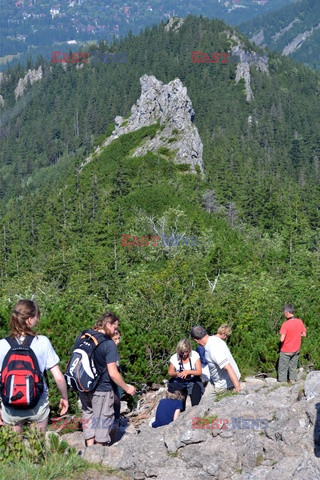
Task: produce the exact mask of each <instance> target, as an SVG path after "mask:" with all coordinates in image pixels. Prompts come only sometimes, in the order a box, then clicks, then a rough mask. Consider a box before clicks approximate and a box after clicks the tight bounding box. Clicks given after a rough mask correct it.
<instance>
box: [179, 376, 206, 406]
mask: <svg viewBox="0 0 320 480" xmlns="http://www.w3.org/2000/svg"><path fill="white" fill-rule="evenodd" d="M202 393H203V389H202V388H201V384H199V383H198V382H194V383H193V388H192V393H191V395H190V400H191V405H192V406H193V407H194V406H195V405H199V403H200V400H201V397H202ZM187 396H188V393H185V394H184V400H182V412H184V411H185V409H186V400H187Z"/></svg>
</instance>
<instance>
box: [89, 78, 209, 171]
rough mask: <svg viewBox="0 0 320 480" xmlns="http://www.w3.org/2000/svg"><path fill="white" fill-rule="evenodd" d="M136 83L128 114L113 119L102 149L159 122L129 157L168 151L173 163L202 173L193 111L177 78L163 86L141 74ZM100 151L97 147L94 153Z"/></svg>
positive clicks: (201, 146) (200, 153)
mask: <svg viewBox="0 0 320 480" xmlns="http://www.w3.org/2000/svg"><path fill="white" fill-rule="evenodd" d="M140 84H141V96H140V98H139V99H138V101H137V102H136V104H135V105H133V107H132V108H131V115H130V116H129V118H126V119H124V118H122V117H120V116H119V117H116V118H115V122H116V127H115V129H114V131H113V132H112V135H111V136H110V137H108V138H107V140H106V141H105V142H104V144H103V146H102V148H104V147H106V146H107V145H109V144H110V143H111V142H112V141H113V140H115V139H117V138H119V137H120V136H121V135H124V134H126V133H131V132H134V131H136V130H139V129H140V128H142V127H146V126H150V125H154V124H156V123H158V122H159V125H160V126H159V130H158V132H157V134H156V135H155V136H154V137H153V138H149V139H148V140H147V141H146V142H145V143H144V144H143V145H141V146H139V147H138V148H137V149H136V150H135V152H133V153H132V156H143V155H146V154H147V153H148V152H155V153H157V152H158V153H159V154H161V155H162V154H164V155H165V156H166V152H168V153H169V157H171V156H172V157H173V160H174V162H176V163H180V164H188V165H190V171H191V172H192V173H196V172H197V171H199V172H201V173H203V160H202V151H203V145H202V141H201V138H200V135H199V132H198V129H197V127H196V126H195V125H194V123H193V120H194V116H195V112H194V110H193V107H192V103H191V100H190V98H189V97H188V94H187V89H186V87H184V86H183V84H182V82H181V81H180V80H179V79H178V78H176V79H175V80H172V81H171V82H169V83H168V84H167V85H165V84H163V83H162V82H160V81H159V80H157V79H156V77H154V76H153V75H151V76H149V75H143V77H141V78H140ZM100 152H101V149H100V148H98V149H97V150H96V151H95V152H94V155H95V154H99V153H100ZM170 152H171V153H170ZM91 160H92V157H88V158H87V159H86V161H85V162H84V164H83V165H82V166H81V167H82V168H83V166H84V165H86V164H87V163H89V162H90V161H91Z"/></svg>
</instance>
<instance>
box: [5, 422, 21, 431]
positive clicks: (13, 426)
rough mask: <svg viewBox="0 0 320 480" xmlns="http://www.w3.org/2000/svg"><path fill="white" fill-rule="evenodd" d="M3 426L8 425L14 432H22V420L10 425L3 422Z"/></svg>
mask: <svg viewBox="0 0 320 480" xmlns="http://www.w3.org/2000/svg"><path fill="white" fill-rule="evenodd" d="M3 425H4V426H5V427H10V428H11V429H12V430H13V431H14V432H17V433H21V432H22V425H23V423H22V422H19V423H17V424H16V425H10V423H6V422H3Z"/></svg>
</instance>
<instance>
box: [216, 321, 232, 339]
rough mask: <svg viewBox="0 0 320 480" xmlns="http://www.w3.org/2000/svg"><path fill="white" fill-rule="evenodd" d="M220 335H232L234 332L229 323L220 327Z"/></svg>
mask: <svg viewBox="0 0 320 480" xmlns="http://www.w3.org/2000/svg"><path fill="white" fill-rule="evenodd" d="M217 333H218V334H219V335H228V337H229V335H231V333H232V329H231V327H230V325H228V324H227V323H224V324H223V325H221V326H220V327H219V328H218V332H217Z"/></svg>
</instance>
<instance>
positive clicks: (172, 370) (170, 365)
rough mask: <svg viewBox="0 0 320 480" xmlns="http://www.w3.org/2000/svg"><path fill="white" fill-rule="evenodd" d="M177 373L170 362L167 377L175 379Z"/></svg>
mask: <svg viewBox="0 0 320 480" xmlns="http://www.w3.org/2000/svg"><path fill="white" fill-rule="evenodd" d="M178 373H179V372H177V371H176V369H175V368H174V366H173V364H172V363H171V362H170V364H169V368H168V375H169V377H177V376H178Z"/></svg>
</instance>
